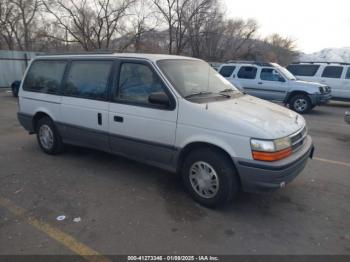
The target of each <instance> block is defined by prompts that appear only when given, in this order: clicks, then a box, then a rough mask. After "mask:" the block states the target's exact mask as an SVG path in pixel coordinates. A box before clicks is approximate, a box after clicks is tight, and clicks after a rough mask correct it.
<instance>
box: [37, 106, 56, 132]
mask: <svg viewBox="0 0 350 262" xmlns="http://www.w3.org/2000/svg"><path fill="white" fill-rule="evenodd" d="M43 117H48V118H50V119H51V120H54V118H53V117H52V116H51V115H50V113H48V112H47V111H46V110H38V111H37V112H35V114H34V115H33V118H32V125H33V130H34V132H36V125H37V123H38V121H39V120H40V119H42V118H43Z"/></svg>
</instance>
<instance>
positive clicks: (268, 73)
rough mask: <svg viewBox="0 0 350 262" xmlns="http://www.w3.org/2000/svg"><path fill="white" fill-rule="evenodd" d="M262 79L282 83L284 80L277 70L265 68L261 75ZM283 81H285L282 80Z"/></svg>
mask: <svg viewBox="0 0 350 262" xmlns="http://www.w3.org/2000/svg"><path fill="white" fill-rule="evenodd" d="M260 79H261V80H265V81H276V82H281V81H283V80H284V78H283V77H282V76H281V75H280V73H278V72H277V71H276V70H275V69H272V68H263V69H262V70H261V73H260ZM282 79H283V80H282Z"/></svg>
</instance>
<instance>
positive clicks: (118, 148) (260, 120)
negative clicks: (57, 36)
mask: <svg viewBox="0 0 350 262" xmlns="http://www.w3.org/2000/svg"><path fill="white" fill-rule="evenodd" d="M18 119H19V122H20V123H21V125H22V126H23V127H24V128H25V129H26V130H28V131H29V133H30V134H33V133H35V134H36V136H37V141H38V144H39V146H40V148H41V149H42V150H43V151H44V152H45V153H48V154H57V153H60V152H62V150H63V147H64V144H74V145H78V146H83V147H90V148H95V149H99V150H103V151H106V152H110V153H114V154H117V155H122V156H126V157H129V158H131V159H135V160H138V161H142V162H145V163H147V164H151V165H154V166H158V167H161V168H164V169H166V170H169V171H172V172H178V173H180V174H181V175H182V177H183V180H184V184H185V186H186V188H187V189H188V191H189V192H190V194H191V196H192V197H193V198H194V199H195V200H197V201H198V202H199V203H201V204H203V205H206V206H209V207H213V206H217V205H220V204H224V203H227V202H229V201H230V200H231V199H233V197H234V196H235V195H236V194H237V192H238V191H239V190H240V189H241V190H243V191H248V192H258V191H264V190H275V189H278V188H281V187H284V186H285V185H286V184H287V183H289V182H290V181H292V180H293V179H294V178H295V177H296V176H297V175H298V174H299V173H300V172H301V171H302V170H303V168H304V167H305V165H306V163H307V160H308V158H309V157H312V154H313V144H312V140H311V137H310V136H309V135H308V133H307V127H306V123H305V120H304V118H303V117H302V116H300V115H299V114H297V113H295V112H293V111H290V110H289V109H287V108H284V107H281V106H279V105H276V104H273V103H270V102H267V101H264V100H261V99H258V98H255V97H252V96H249V95H245V94H243V93H242V92H240V91H239V90H237V89H236V88H235V87H234V86H232V85H231V84H230V83H229V82H228V81H226V80H225V79H224V78H223V77H221V75H220V74H219V73H217V72H216V71H215V70H214V69H212V68H211V67H210V66H209V64H208V63H206V62H204V61H202V60H198V59H194V58H188V57H181V56H169V55H151V54H110V55H56V56H41V57H36V58H35V59H33V61H32V62H31V64H30V66H29V69H27V72H26V73H25V76H24V80H23V83H22V85H21V87H20V91H19V112H18Z"/></svg>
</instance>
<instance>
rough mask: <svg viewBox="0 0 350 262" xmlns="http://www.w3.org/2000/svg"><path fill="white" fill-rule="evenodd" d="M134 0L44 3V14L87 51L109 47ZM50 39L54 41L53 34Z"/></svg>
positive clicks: (69, 41) (71, 40)
mask: <svg viewBox="0 0 350 262" xmlns="http://www.w3.org/2000/svg"><path fill="white" fill-rule="evenodd" d="M133 2H134V0H120V1H111V0H91V1H88V0H79V1H78V0H56V1H49V0H43V3H44V5H45V8H46V11H47V12H48V13H49V14H51V16H52V17H53V18H54V20H55V22H56V23H57V25H58V26H59V28H60V29H61V30H64V31H65V32H66V33H67V34H68V35H69V39H68V38H66V39H61V40H62V41H66V42H68V43H79V44H80V45H81V47H82V48H83V49H84V50H86V51H88V50H94V49H108V48H111V43H112V40H113V38H115V37H116V36H117V33H118V31H120V28H119V26H120V23H121V20H122V18H123V17H125V16H126V10H127V9H128V7H129V6H130V5H131V4H132V3H133ZM51 37H53V38H57V36H55V35H52V36H51Z"/></svg>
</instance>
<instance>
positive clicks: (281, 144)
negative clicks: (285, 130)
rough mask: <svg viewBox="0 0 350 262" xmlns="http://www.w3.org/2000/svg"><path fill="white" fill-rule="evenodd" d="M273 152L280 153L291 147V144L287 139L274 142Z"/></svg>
mask: <svg viewBox="0 0 350 262" xmlns="http://www.w3.org/2000/svg"><path fill="white" fill-rule="evenodd" d="M274 143H275V150H276V151H280V150H283V149H286V148H288V147H291V146H292V142H291V141H290V138H289V137H284V138H279V139H276V140H274Z"/></svg>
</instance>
